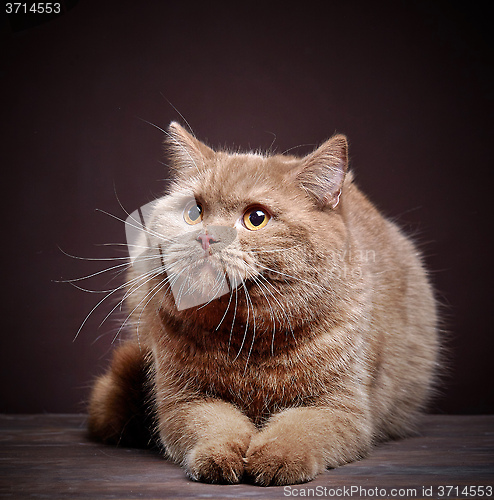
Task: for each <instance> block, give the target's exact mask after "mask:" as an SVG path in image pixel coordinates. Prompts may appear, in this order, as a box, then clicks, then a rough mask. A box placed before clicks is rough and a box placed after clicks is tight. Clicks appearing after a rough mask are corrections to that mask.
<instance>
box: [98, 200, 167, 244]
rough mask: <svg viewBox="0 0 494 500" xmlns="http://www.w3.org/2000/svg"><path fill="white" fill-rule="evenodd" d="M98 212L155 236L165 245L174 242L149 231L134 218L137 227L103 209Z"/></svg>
mask: <svg viewBox="0 0 494 500" xmlns="http://www.w3.org/2000/svg"><path fill="white" fill-rule="evenodd" d="M96 210H97V211H98V212H101V213H103V214H105V215H108V216H109V217H112V218H114V219H116V220H118V221H120V222H123V223H124V224H127V225H129V226H130V227H133V228H134V229H137V230H138V231H142V232H144V233H145V234H148V235H150V236H154V237H155V238H157V239H159V240H161V241H163V242H165V243H169V242H173V241H174V239H173V238H166V237H165V236H164V235H162V234H160V233H157V232H155V231H152V230H151V229H149V228H148V227H145V226H143V225H142V224H141V222H140V221H136V220H135V219H134V218H132V219H133V220H134V221H135V222H136V223H137V225H134V224H131V223H129V222H128V221H126V220H124V219H122V218H121V217H118V215H115V214H112V213H110V212H107V211H106V210H102V209H101V208H97V209H96Z"/></svg>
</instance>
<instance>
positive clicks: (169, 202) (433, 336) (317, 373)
mask: <svg viewBox="0 0 494 500" xmlns="http://www.w3.org/2000/svg"><path fill="white" fill-rule="evenodd" d="M167 145H168V149H169V157H170V161H171V166H172V167H173V170H174V177H173V182H172V183H171V186H170V188H169V193H168V194H167V195H166V196H164V197H163V198H161V199H159V200H157V202H156V203H155V204H154V206H153V209H152V212H151V216H150V219H149V223H148V224H147V225H146V226H147V230H146V231H143V236H142V238H141V240H140V246H142V248H143V251H142V254H141V255H140V257H139V258H138V259H136V261H135V262H134V263H133V265H132V267H131V269H130V270H129V281H128V290H127V302H128V307H129V308H128V311H129V315H130V317H131V319H132V324H133V334H132V336H131V338H130V339H128V340H127V341H126V342H125V343H124V344H123V345H122V346H120V347H118V348H117V349H116V351H115V357H114V360H113V363H112V365H111V367H110V369H109V371H108V372H107V373H106V374H105V375H103V376H102V377H101V378H99V379H98V380H97V382H96V384H95V387H94V390H93V393H92V397H91V402H90V407H89V429H90V431H91V433H92V435H93V436H95V437H97V438H99V439H102V440H104V441H107V442H127V443H135V442H137V441H139V440H141V441H143V442H144V443H145V442H147V440H149V436H150V434H154V435H155V436H156V438H157V440H158V441H159V443H160V445H161V446H162V447H163V450H164V452H165V453H166V455H167V456H168V457H170V458H171V459H172V460H174V461H176V462H177V463H180V464H181V465H182V466H183V467H184V468H185V469H186V471H187V473H188V475H189V476H190V477H191V478H193V479H195V480H200V481H207V482H221V483H237V482H239V481H241V480H248V481H251V482H254V483H256V484H259V485H282V484H291V483H299V482H304V481H309V480H311V479H313V478H314V477H315V476H316V475H317V474H319V473H320V472H322V471H323V470H325V469H326V468H328V467H337V466H339V465H342V464H345V463H348V462H351V461H353V460H356V459H359V458H361V457H364V456H365V455H366V454H367V453H368V452H369V450H370V449H371V447H372V446H373V444H375V443H376V442H378V441H380V440H383V439H388V438H393V437H397V436H404V435H407V434H408V433H409V432H411V431H412V430H413V429H414V425H415V423H416V422H417V417H418V416H419V414H420V411H421V409H422V408H423V405H424V403H425V402H426V400H427V398H428V395H429V393H430V389H431V384H432V381H433V377H434V373H435V370H436V367H437V353H438V339H437V328H436V323H437V319H436V306H435V300H434V297H433V293H432V291H431V287H430V285H429V283H428V279H427V276H426V272H425V271H424V268H423V264H422V262H421V258H420V255H419V253H418V251H417V249H416V248H415V247H414V245H413V244H412V243H411V242H410V240H409V239H407V237H406V236H404V235H403V233H402V232H401V231H400V230H399V229H398V228H397V227H396V225H395V224H393V223H392V222H390V221H388V220H386V219H385V218H383V217H382V216H381V215H380V214H379V212H378V211H377V210H376V208H375V207H374V206H373V205H372V204H371V203H370V202H369V201H368V199H367V198H366V197H365V196H364V195H363V194H362V193H361V191H360V190H359V189H358V188H357V186H356V185H355V183H354V182H353V177H352V174H351V173H350V172H347V166H348V160H347V142H346V138H345V137H344V136H342V135H336V136H334V137H333V138H331V139H329V140H328V141H327V142H325V143H324V144H322V146H320V147H319V148H318V149H316V150H315V151H314V152H313V153H311V154H309V155H307V156H305V157H303V158H297V157H293V156H286V155H261V154H253V153H250V154H236V153H235V154H233V153H229V152H223V151H220V152H215V151H213V150H212V149H210V148H209V147H207V146H206V145H205V144H203V143H202V142H200V141H198V140H197V139H196V138H194V137H193V136H192V135H190V134H189V133H187V132H186V131H185V130H184V129H183V128H182V127H180V126H179V125H178V124H176V123H172V124H171V125H170V128H169V131H168V139H167ZM190 199H192V200H193V201H194V203H193V206H194V207H196V205H197V206H199V209H200V211H201V220H200V224H198V226H197V227H198V229H197V230H195V229H194V228H195V226H193V225H192V226H191V227H187V226H186V224H184V213H185V212H186V211H187V210H188V208H187V203H188V202H187V200H190ZM199 209H197V208H194V210H196V212H193V211H192V212H190V213H191V214H192V216H194V215H197V210H199ZM249 210H250V211H252V210H254V211H255V210H261V211H262V212H261V213H257V212H256V214H257V215H256V214H255V215H256V216H257V217H258V219H256V218H255V217H254V219H252V220H254V222H256V223H257V222H259V220H261V219H262V217H263V214H264V216H265V217H266V218H267V219H268V223H267V224H266V225H265V226H264V227H261V228H260V229H257V230H252V227H251V228H249V220H250V219H249V220H246V217H247V216H248V214H249V213H251V212H249ZM246 213H247V216H246V215H245V214H246ZM247 218H248V217H247ZM189 222H190V221H189ZM184 228H185V229H184ZM225 228H228V229H225ZM232 228H233V229H232ZM222 230H223V231H226V232H225V233H222V232H221V231H222ZM228 231H229V232H228ZM223 234H226V235H227V236H225V237H223V236H222V235H223ZM184 276H185V277H186V278H187V277H188V278H187V279H186V280H185V281H184V282H183V283H182V284H181V285H180V287H181V288H180V290H179V292H178V296H177V293H172V292H173V290H172V288H173V284H176V283H177V280H179V278H180V277H182V278H183V277H184ZM223 277H224V280H225V283H226V285H227V290H229V293H223V294H219V293H218V294H217V295H218V296H216V295H215V294H214V293H213V294H212V295H211V290H213V291H214V290H217V289H219V288H220V285H219V280H221V279H223ZM191 288H194V289H195V292H196V293H198V294H199V295H200V294H207V293H209V295H206V297H208V298H206V299H204V301H203V303H202V304H198V305H194V306H191V307H181V306H180V300H185V298H184V297H185V295H186V294H187V290H189V291H190V290H191ZM151 420H152V421H153V422H154V426H151V425H150V423H149V422H150V421H151ZM149 427H151V429H150V431H149V432H148V431H147V430H146V429H149Z"/></svg>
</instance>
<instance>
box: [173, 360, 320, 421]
mask: <svg viewBox="0 0 494 500" xmlns="http://www.w3.org/2000/svg"><path fill="white" fill-rule="evenodd" d="M170 363H171V364H172V365H173V370H172V371H173V372H174V374H175V377H176V380H177V381H178V380H182V381H184V380H186V381H187V385H188V387H189V388H193V389H194V390H195V391H198V392H200V393H202V394H204V395H205V396H211V397H218V398H221V399H223V400H225V401H229V402H231V403H233V404H235V405H236V406H238V407H239V408H240V409H241V410H242V411H243V412H244V413H245V414H246V415H248V416H249V417H250V418H251V419H252V420H253V421H254V422H256V423H262V421H263V419H265V418H267V417H269V416H270V415H271V414H272V413H273V412H275V411H279V410H280V409H283V408H288V407H293V406H300V405H302V404H304V405H307V404H310V403H311V402H312V401H314V400H315V399H316V398H317V397H318V396H319V395H320V394H321V393H322V392H323V391H324V388H325V387H327V382H328V381H327V380H324V379H326V378H327V377H328V376H329V374H325V373H323V372H322V371H321V369H320V367H319V369H317V370H316V369H315V367H314V366H312V363H311V362H310V360H307V359H306V360H305V362H300V361H296V360H295V359H293V360H292V359H290V357H289V356H285V357H283V358H279V357H274V356H271V355H270V354H266V359H264V360H262V359H259V358H257V359H256V358H253V359H252V358H251V359H246V358H238V359H235V357H234V356H228V355H224V354H223V353H218V354H217V355H215V354H214V353H204V352H197V351H196V352H189V353H186V351H184V350H183V351H182V352H181V353H180V354H179V355H178V356H171V357H170Z"/></svg>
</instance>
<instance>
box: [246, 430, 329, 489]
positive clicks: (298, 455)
mask: <svg viewBox="0 0 494 500" xmlns="http://www.w3.org/2000/svg"><path fill="white" fill-rule="evenodd" d="M299 438H300V436H293V435H292V436H286V435H273V434H272V433H270V432H261V433H259V434H258V435H257V436H256V437H255V438H253V439H252V441H251V443H250V446H249V449H248V450H247V456H246V465H245V471H246V474H247V476H248V477H249V479H250V480H252V481H253V482H254V483H255V484H258V485H260V486H274V485H278V486H281V485H286V484H297V483H305V482H307V481H310V480H311V479H314V477H315V476H316V475H317V474H319V473H320V472H322V471H323V470H324V469H325V464H324V459H323V456H322V453H320V452H318V450H317V448H316V447H315V446H314V443H308V442H304V441H302V440H301V439H299Z"/></svg>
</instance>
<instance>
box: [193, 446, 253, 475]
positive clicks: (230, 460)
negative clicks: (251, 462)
mask: <svg viewBox="0 0 494 500" xmlns="http://www.w3.org/2000/svg"><path fill="white" fill-rule="evenodd" d="M249 441H250V437H249V438H247V437H245V438H244V439H242V438H239V439H236V440H231V441H228V440H222V439H218V438H217V439H214V438H213V439H210V440H207V441H206V442H203V443H200V444H197V445H196V446H194V448H192V450H191V451H190V452H189V453H188V454H187V457H186V463H185V468H186V470H187V474H188V475H189V477H190V478H191V479H193V480H195V481H203V482H206V483H220V484H236V483H239V482H240V480H241V479H242V477H243V474H244V464H245V454H246V452H247V448H248V446H249Z"/></svg>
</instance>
